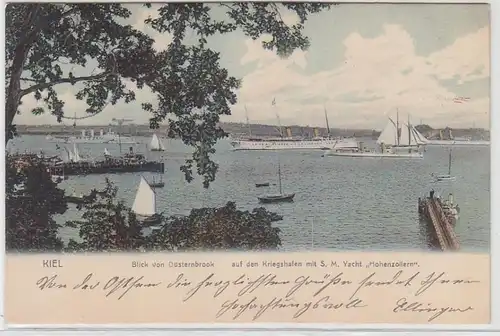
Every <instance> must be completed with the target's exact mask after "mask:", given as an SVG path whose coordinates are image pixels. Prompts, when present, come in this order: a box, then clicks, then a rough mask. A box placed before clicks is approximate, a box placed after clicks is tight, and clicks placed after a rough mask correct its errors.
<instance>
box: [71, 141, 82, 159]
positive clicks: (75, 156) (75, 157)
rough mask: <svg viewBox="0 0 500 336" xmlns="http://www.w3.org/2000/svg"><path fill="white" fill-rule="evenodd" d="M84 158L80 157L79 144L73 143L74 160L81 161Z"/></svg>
mask: <svg viewBox="0 0 500 336" xmlns="http://www.w3.org/2000/svg"><path fill="white" fill-rule="evenodd" d="M81 159H82V158H81V157H80V152H79V151H78V146H77V145H76V143H73V161H74V162H79V161H80V160H81Z"/></svg>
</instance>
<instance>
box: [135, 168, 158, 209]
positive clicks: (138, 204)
mask: <svg viewBox="0 0 500 336" xmlns="http://www.w3.org/2000/svg"><path fill="white" fill-rule="evenodd" d="M132 211H133V212H135V213H136V214H137V215H141V216H152V215H154V214H156V194H155V192H154V190H153V189H152V188H151V187H150V186H149V183H148V182H147V181H146V179H145V178H144V177H142V176H141V182H140V183H139V188H138V189H137V193H136V194H135V200H134V204H133V205H132Z"/></svg>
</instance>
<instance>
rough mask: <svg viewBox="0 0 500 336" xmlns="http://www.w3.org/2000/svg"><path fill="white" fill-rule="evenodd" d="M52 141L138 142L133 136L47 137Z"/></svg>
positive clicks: (123, 143) (84, 142) (85, 142)
mask: <svg viewBox="0 0 500 336" xmlns="http://www.w3.org/2000/svg"><path fill="white" fill-rule="evenodd" d="M47 141H48V142H51V143H75V144H117V145H118V144H122V145H135V144H138V142H137V141H136V140H134V139H132V138H128V137H120V138H119V139H118V138H114V137H113V138H106V137H94V138H91V137H88V138H75V137H68V138H55V137H51V138H48V139H47Z"/></svg>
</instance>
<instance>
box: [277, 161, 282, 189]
mask: <svg viewBox="0 0 500 336" xmlns="http://www.w3.org/2000/svg"><path fill="white" fill-rule="evenodd" d="M278 180H279V181H278V184H279V188H280V195H283V190H282V188H281V163H280V160H279V157H278Z"/></svg>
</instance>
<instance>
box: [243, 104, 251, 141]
mask: <svg viewBox="0 0 500 336" xmlns="http://www.w3.org/2000/svg"><path fill="white" fill-rule="evenodd" d="M245 116H246V118H247V126H248V134H249V136H250V137H252V127H251V126H250V120H248V110H247V106H246V105H245Z"/></svg>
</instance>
